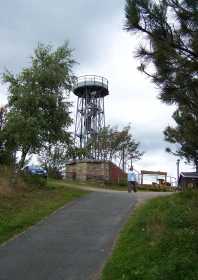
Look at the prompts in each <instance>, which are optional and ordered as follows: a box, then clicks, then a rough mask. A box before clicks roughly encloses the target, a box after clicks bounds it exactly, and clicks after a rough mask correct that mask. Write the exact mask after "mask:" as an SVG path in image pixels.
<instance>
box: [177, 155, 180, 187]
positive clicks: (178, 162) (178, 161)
mask: <svg viewBox="0 0 198 280" xmlns="http://www.w3.org/2000/svg"><path fill="white" fill-rule="evenodd" d="M176 164H177V185H178V182H179V164H180V159H178V160H177V162H176Z"/></svg>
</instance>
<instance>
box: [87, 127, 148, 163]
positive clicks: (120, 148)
mask: <svg viewBox="0 0 198 280" xmlns="http://www.w3.org/2000/svg"><path fill="white" fill-rule="evenodd" d="M130 131H131V126H130V125H128V126H126V127H124V128H122V129H121V130H118V128H117V127H111V126H107V127H105V128H103V129H101V130H100V131H99V134H98V135H97V136H96V138H97V139H95V137H92V139H91V142H90V143H89V145H88V147H87V149H88V151H90V150H91V149H93V150H94V152H95V154H96V158H100V159H105V160H110V161H115V162H118V163H119V166H120V167H121V165H122V166H124V165H126V163H127V162H128V161H132V159H134V160H137V159H140V158H141V156H142V155H143V153H142V152H140V151H139V143H138V142H137V141H136V140H135V139H134V137H133V135H132V134H131V132H130ZM88 153H89V152H88ZM123 154H124V157H123Z"/></svg>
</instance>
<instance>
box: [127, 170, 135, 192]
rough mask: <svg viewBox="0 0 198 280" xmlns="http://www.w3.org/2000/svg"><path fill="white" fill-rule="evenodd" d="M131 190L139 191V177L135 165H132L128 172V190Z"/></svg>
mask: <svg viewBox="0 0 198 280" xmlns="http://www.w3.org/2000/svg"><path fill="white" fill-rule="evenodd" d="M131 190H133V191H134V192H137V178H136V174H135V172H134V171H133V166H131V167H130V169H129V172H128V192H131Z"/></svg>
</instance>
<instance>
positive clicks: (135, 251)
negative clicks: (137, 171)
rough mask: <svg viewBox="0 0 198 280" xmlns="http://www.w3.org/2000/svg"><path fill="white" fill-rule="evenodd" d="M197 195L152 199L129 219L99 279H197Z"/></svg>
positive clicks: (192, 193)
mask: <svg viewBox="0 0 198 280" xmlns="http://www.w3.org/2000/svg"><path fill="white" fill-rule="evenodd" d="M197 263H198V192H197V191H188V192H185V193H177V194H173V195H171V196H168V197H163V198H157V199H153V200H151V201H150V202H147V203H146V204H145V205H143V206H140V207H139V208H138V209H137V210H136V211H135V213H134V215H133V216H131V217H130V219H129V222H128V224H127V225H126V226H125V228H124V229H123V231H122V232H121V234H120V238H119V240H118V243H117V245H116V247H115V249H114V251H113V255H112V257H111V258H110V259H109V260H108V262H107V264H106V266H105V268H104V270H103V273H102V277H101V279H102V280H118V279H119V280H197V279H198V265H197Z"/></svg>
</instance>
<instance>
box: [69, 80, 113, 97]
mask: <svg viewBox="0 0 198 280" xmlns="http://www.w3.org/2000/svg"><path fill="white" fill-rule="evenodd" d="M73 91H74V94H75V95H76V96H78V97H80V98H86V94H88V95H90V94H91V93H92V95H93V94H94V96H95V97H96V98H100V97H105V96H106V95H108V94H109V90H108V80H107V79H106V78H104V77H101V76H96V75H85V76H80V77H78V78H77V81H76V83H75V85H74V90H73Z"/></svg>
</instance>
